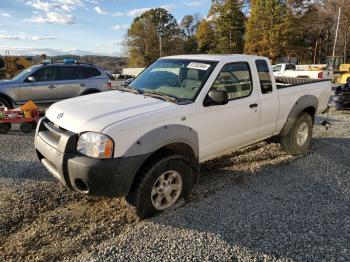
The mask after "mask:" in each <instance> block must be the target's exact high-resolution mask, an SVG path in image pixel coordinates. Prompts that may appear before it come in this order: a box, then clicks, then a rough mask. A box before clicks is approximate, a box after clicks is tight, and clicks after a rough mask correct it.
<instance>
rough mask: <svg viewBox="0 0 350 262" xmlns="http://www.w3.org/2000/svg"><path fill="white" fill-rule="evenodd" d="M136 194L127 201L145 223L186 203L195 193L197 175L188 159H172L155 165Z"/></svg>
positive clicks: (142, 181)
mask: <svg viewBox="0 0 350 262" xmlns="http://www.w3.org/2000/svg"><path fill="white" fill-rule="evenodd" d="M140 175H141V176H140V179H139V182H138V184H137V185H136V187H135V189H134V190H133V192H130V195H129V196H128V197H127V198H126V199H127V201H129V202H130V200H131V199H133V201H132V203H131V204H132V205H133V206H135V209H136V213H137V215H138V216H139V217H140V218H141V219H143V218H146V217H150V216H153V215H155V214H157V213H160V212H162V211H164V210H167V209H170V208H172V207H174V206H175V205H176V204H177V203H179V201H181V200H186V199H187V198H188V196H189V194H190V192H191V190H192V186H193V177H192V176H193V174H192V168H191V166H190V164H189V162H188V161H187V159H186V158H185V157H183V156H181V155H169V156H165V157H161V158H158V159H156V161H152V163H150V165H149V166H148V168H145V170H144V172H143V173H142V174H140Z"/></svg>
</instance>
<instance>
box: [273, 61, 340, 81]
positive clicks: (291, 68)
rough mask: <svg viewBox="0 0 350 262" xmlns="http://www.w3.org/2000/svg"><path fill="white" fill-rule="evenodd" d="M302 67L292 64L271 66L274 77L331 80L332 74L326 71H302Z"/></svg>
mask: <svg viewBox="0 0 350 262" xmlns="http://www.w3.org/2000/svg"><path fill="white" fill-rule="evenodd" d="M299 68H303V67H302V66H296V65H293V64H287V63H284V64H277V65H273V66H272V71H273V74H274V76H277V77H280V76H285V77H298V78H311V79H328V80H332V79H333V72H332V71H330V70H327V69H324V70H311V69H310V70H305V69H304V70H303V69H299Z"/></svg>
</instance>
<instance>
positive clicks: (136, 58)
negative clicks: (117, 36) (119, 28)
mask: <svg viewBox="0 0 350 262" xmlns="http://www.w3.org/2000/svg"><path fill="white" fill-rule="evenodd" d="M126 45H127V52H128V55H129V66H140V67H143V66H148V65H149V64H151V63H153V62H154V61H155V60H157V59H158V58H159V57H160V56H167V55H173V54H177V53H181V50H182V40H181V34H180V29H179V26H178V24H177V21H176V19H175V18H174V17H173V16H172V15H171V14H170V13H169V12H168V11H167V10H165V9H163V8H156V9H151V10H148V11H146V12H144V13H143V14H142V15H141V16H138V17H136V18H135V19H134V21H133V23H132V24H131V27H130V29H129V30H128V32H127V36H126Z"/></svg>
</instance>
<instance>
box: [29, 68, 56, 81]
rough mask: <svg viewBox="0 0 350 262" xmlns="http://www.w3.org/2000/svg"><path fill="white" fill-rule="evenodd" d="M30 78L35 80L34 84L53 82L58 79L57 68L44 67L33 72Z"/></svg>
mask: <svg viewBox="0 0 350 262" xmlns="http://www.w3.org/2000/svg"><path fill="white" fill-rule="evenodd" d="M31 76H33V77H34V78H35V82H44V81H55V80H57V79H58V70H57V67H53V66H45V67H42V68H40V69H38V70H37V71H35V72H34V73H33V74H32V75H31Z"/></svg>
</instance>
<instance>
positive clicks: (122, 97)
mask: <svg viewBox="0 0 350 262" xmlns="http://www.w3.org/2000/svg"><path fill="white" fill-rule="evenodd" d="M174 106H176V104H173V103H170V102H165V101H163V100H159V99H156V98H151V97H145V96H143V95H139V94H133V93H128V92H120V91H108V92H103V93H99V94H92V95H86V96H80V97H77V98H72V99H67V100H64V101H61V102H58V103H55V104H53V105H52V106H50V108H49V109H48V110H47V111H46V117H47V118H48V119H49V120H50V121H52V122H53V123H54V124H56V125H58V126H60V127H61V128H64V129H66V130H69V131H71V132H74V133H81V132H86V131H94V132H101V131H102V130H103V129H104V128H106V127H107V126H108V125H111V124H114V123H117V122H120V121H122V120H125V119H129V118H132V117H135V116H140V115H143V114H147V113H150V112H153V111H159V110H162V109H166V108H169V107H174Z"/></svg>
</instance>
